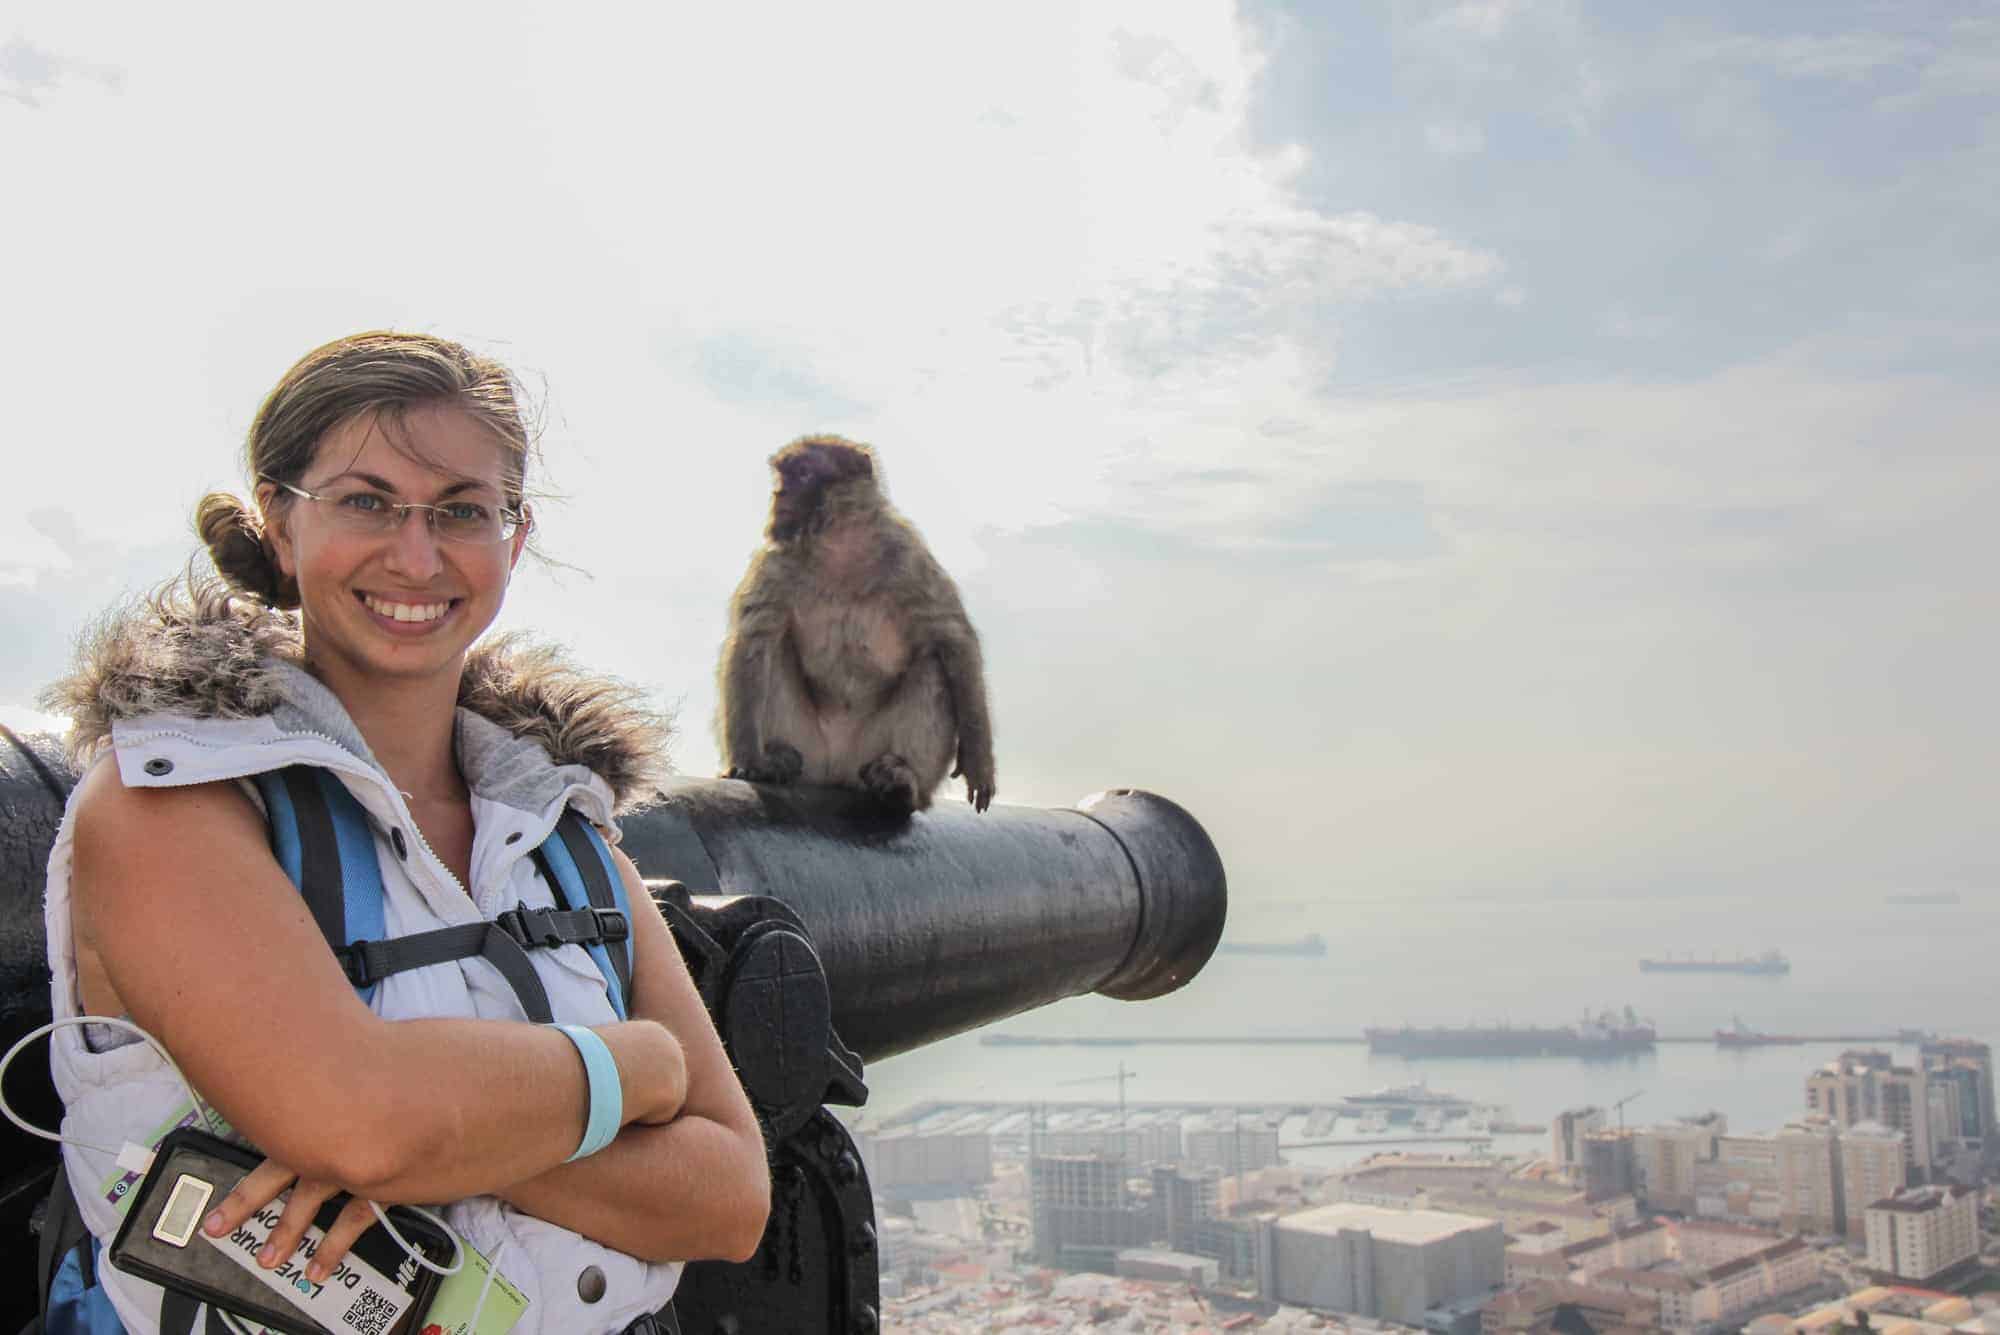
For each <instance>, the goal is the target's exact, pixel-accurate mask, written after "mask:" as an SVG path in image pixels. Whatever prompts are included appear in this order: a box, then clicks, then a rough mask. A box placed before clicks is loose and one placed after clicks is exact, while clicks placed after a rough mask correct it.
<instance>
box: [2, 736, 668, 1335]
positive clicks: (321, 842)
mask: <svg viewBox="0 0 2000 1335" xmlns="http://www.w3.org/2000/svg"><path fill="white" fill-rule="evenodd" d="M251 782H253V783H254V784H256V786H257V793H258V795H259V796H260V797H262V798H263V800H264V812H265V817H266V820H267V821H268V822H269V825H270V830H271V851H272V853H273V854H275V855H276V857H277V859H278V865H279V866H280V867H282V868H283V869H284V872H285V875H286V876H287V877H289V878H290V879H291V882H292V884H293V885H295V886H297V887H298V891H299V894H300V895H301V896H302V897H303V898H304V899H305V901H306V907H307V909H308V910H309V911H310V912H311V913H312V916H313V921H314V922H315V923H316V924H318V926H319V930H320V935H322V936H323V937H325V938H326V943H327V946H328V947H329V948H331V949H332V951H333V954H334V958H335V959H337V960H339V961H340V967H341V970H342V972H344V973H345V974H346V975H347V981H348V982H349V983H350V984H352V985H353V987H354V990H355V991H356V992H358V993H359V994H360V995H361V999H362V1000H363V1001H364V1002H366V1001H368V1000H370V999H371V998H372V997H373V996H374V994H375V985H376V984H377V983H378V982H380V981H381V980H382V979H384V978H387V977H388V976H389V975H391V974H396V973H402V972H404V971H405V970H408V969H421V968H424V967H426V966H428V965H432V964H443V963H447V962H449V961H452V960H461V959H469V958H471V957H472V956H474V955H478V956H482V957H483V958H485V959H486V960H487V961H488V962H490V963H491V964H492V965H493V966H494V967H495V968H497V969H498V970H499V971H500V974H501V976H502V977H503V978H505V979H506V980H507V982H508V985H509V986H511V987H512V988H513V989H514V995H515V996H516V997H517V998H519V1000H520V1002H521V1009H522V1010H523V1011H525V1012H526V1013H527V1016H528V1018H529V1019H530V1020H532V1021H534V1022H535V1023H537V1024H547V1023H549V1022H550V1021H551V1020H552V1019H553V1018H554V1017H553V1015H552V1014H551V1013H550V1010H549V997H548V991H547V989H546V988H544V987H543V986H542V981H541V979H540V978H539V977H538V976H537V975H536V973H535V968H534V965H533V964H532V963H530V962H529V959H528V952H529V951H530V950H547V949H554V948H555V947H557V946H564V945H580V946H582V947H584V949H585V950H587V951H588V952H589V953H590V957H591V959H592V960H593V961H595V962H596V964H597V969H598V972H599V973H601V974H603V975H604V990H605V993H606V995H607V996H608V997H609V999H610V1001H611V1009H612V1010H613V1012H615V1013H616V1014H617V1016H618V1018H619V1019H621V1020H623V1019H626V1018H628V1014H627V1005H628V1002H629V997H630V994H631V990H632V916H631V905H630V903H629V902H628V901H627V899H626V895H625V882H624V879H623V878H622V877H621V876H619V874H618V867H617V864H616V863H614V862H613V861H612V860H611V849H610V847H609V846H608V845H607V844H606V843H605V842H604V836H602V835H600V834H599V833H598V832H597V830H596V827H594V826H593V825H591V823H590V822H589V821H587V820H585V819H584V818H583V817H582V816H580V815H578V814H577V813H576V812H575V811H574V810H571V809H565V810H564V811H563V814H562V817H561V818H560V819H559V820H558V821H557V822H556V828H555V830H554V831H553V832H552V833H551V834H550V835H549V837H548V838H547V839H546V840H544V841H543V842H542V844H541V846H540V847H539V848H536V849H535V850H534V851H533V852H532V853H531V854H530V855H529V856H531V857H532V858H534V860H535V864H536V866H537V867H538V868H539V869H540V871H541V873H542V879H543V880H544V881H546V882H547V883H548V886H549V892H550V894H551V895H552V896H553V898H554V899H555V902H556V904H557V905H558V907H556V908H552V909H531V908H529V907H528V906H527V905H526V904H519V905H517V906H516V907H514V908H511V909H508V910H506V911H505V912H503V913H501V914H500V915H499V916H498V917H496V918H495V919H494V920H493V921H491V922H483V923H467V924H464V925H461V926H458V927H439V928H436V929H434V930H432V931H428V932H413V933H411V934H410V935H408V936H398V937H389V938H387V939H384V938H383V936H382V933H383V930H384V929H383V912H382V895H383V890H382V868H381V865H380V863H379V862H377V860H376V858H377V854H376V850H375V839H374V835H373V833H372V832H371V831H370V830H369V828H368V816H367V813H366V812H365V811H363V810H362V807H361V804H360V803H359V802H357V801H355V800H354V795H353V794H352V793H350V792H348V791H347V788H346V785H344V784H342V783H341V782H340V780H339V779H338V778H336V777H335V776H334V775H333V774H332V773H331V772H330V771H328V770H324V769H320V768H318V767H316V766H312V765H292V766H289V767H287V768H285V769H279V770H271V771H267V772H266V773H263V774H258V775H254V776H252V779H251ZM389 842H390V845H391V847H392V848H394V850H395V852H396V855H397V856H398V857H407V856H408V844H407V842H406V838H405V836H404V834H403V832H402V831H401V830H391V831H390V835H389ZM571 905H580V907H576V908H572V907H570V906H571ZM98 1253H99V1248H98V1246H97V1242H96V1239H95V1238H93V1237H92V1236H91V1234H90V1231H89V1230H88V1229H86V1228H85V1227H84V1224H83V1217H82V1216H81V1215H80V1214H78V1213H77V1209H76V1201H75V1199H74V1198H73V1197H72V1196H71V1195H70V1190H69V1179H68V1175H67V1173H66V1172H65V1171H64V1169H63V1168H62V1166H61V1164H60V1162H59V1163H58V1166H57V1168H56V1176H55V1181H54V1183H53V1185H51V1186H50V1188H49V1197H48V1205H47V1207H46V1209H45V1211H44V1214H43V1218H42V1230H41V1241H40V1244H39V1246H38V1248H37V1255H36V1269H35V1274H36V1277H37V1279H39V1280H40V1282H41V1315H40V1317H39V1318H38V1319H37V1321H36V1322H35V1323H34V1324H32V1325H30V1326H29V1327H28V1330H27V1331H26V1332H23V1335H31V1333H33V1332H40V1331H48V1332H51V1333H53V1332H55V1331H58V1330H60V1331H65V1332H74V1335H122V1332H123V1331H124V1327H123V1326H122V1325H120V1324H119V1321H118V1317H117V1314H116V1312H114V1311H113V1310H112V1307H111V1300H110V1299H109V1297H107V1296H106V1294H105V1292H104V1290H103V1288H101V1287H100V1286H99V1285H98V1283H97V1267H98V1263H99V1259H100V1258H99V1254H98ZM183 1309H184V1310H183ZM52 1312H53V1313H54V1314H55V1323H51V1321H50V1314H51V1313H52ZM194 1317H195V1304H194V1302H193V1300H191V1299H187V1300H183V1299H181V1298H180V1295H177V1294H173V1293H169V1294H168V1295H167V1302H166V1303H165V1304H164V1305H163V1306H162V1309H161V1312H160V1319H161V1330H162V1332H163V1335H183V1333H184V1332H190V1331H192V1329H193V1324H192V1323H193V1321H194ZM207 1329H208V1330H210V1331H219V1330H224V1329H226V1328H225V1327H223V1326H222V1325H221V1323H220V1322H219V1321H218V1320H217V1319H216V1318H215V1317H214V1315H213V1314H212V1313H211V1314H210V1317H209V1321H208V1323H207Z"/></svg>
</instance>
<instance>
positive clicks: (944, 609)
mask: <svg viewBox="0 0 2000 1335" xmlns="http://www.w3.org/2000/svg"><path fill="white" fill-rule="evenodd" d="M771 468H772V471H773V472H774V473H775V475H776V485H775V488H774V490H773V492H772V494H771V519H770V524H769V526H768V527H767V528H766V529H765V535H764V536H765V537H766V538H767V539H768V541H767V542H766V544H765V545H764V546H763V547H762V548H760V549H759V550H758V552H757V554H756V555H755V556H754V557H752V558H751V561H750V569H749V571H748V572H747V573H746V574H745V575H744V576H743V582H742V583H741V584H740V585H738V586H737V589H736V596H735V597H734V598H733V599H732V600H731V603H730V609H729V633H728V635H727V636H726V637H725V638H724V640H723V643H722V662H721V665H720V667H719V668H718V669H717V672H716V687H717V697H718V705H717V711H716V732H717V734H718V740H719V741H720V742H721V744H722V763H723V764H724V766H726V774H727V777H729V778H732V779H748V780H750V781H752V782H754V783H778V784H785V783H795V782H804V783H823V784H839V785H843V786H846V787H859V788H861V789H863V790H865V791H866V792H868V793H870V794H872V795H873V796H874V797H875V798H876V799H877V800H879V801H880V802H882V803H883V804H884V805H886V806H889V807H891V808H894V809H896V810H899V811H902V812H909V811H921V810H922V809H924V808H925V807H928V806H929V805H930V804H931V794H932V793H933V792H934V791H935V790H936V788H937V786H938V784H939V783H941V782H943V780H944V777H945V771H946V770H948V769H949V770H950V771H951V773H952V774H953V775H954V776H956V775H960V774H962V775H964V776H965V789H966V796H967V797H968V798H969V799H970V800H971V802H972V805H973V807H974V808H976V809H977V810H980V811H984V810H986V808H987V806H988V804H990V803H991V802H992V801H993V792H994V787H993V778H994V775H993V722H992V719H991V717H990V715H989V714H988V712H987V707H986V671H985V667H984V664H983V662H982V660H981V657H980V653H979V637H978V636H977V635H976V634H975V633H974V632H973V629H972V623H971V621H970V620H968V619H967V618H966V615H965V607H964V605H963V603H962V602H961V601H960V600H959V595H958V588H957V586H956V585H954V584H953V583H952V582H951V577H950V576H949V575H947V574H945V572H944V570H943V568H942V567H941V566H939V565H938V563H937V561H936V560H935V559H933V558H932V556H931V554H930V549H929V548H927V547H926V546H925V545H924V540H923V538H922V537H921V536H920V535H919V534H918V533H917V530H916V529H915V527H913V526H912V525H911V524H910V522H909V521H908V520H907V519H904V518H903V517H902V515H900V514H898V513H897V512H896V510H895V508H894V507H892V506H891V505H890V504H889V501H888V498H887V497H886V496H885V495H884V494H883V492H882V487H881V484H880V481H879V478H878V476H877V470H876V466H875V453H874V451H873V450H871V449H869V448H868V447H867V446H866V445H859V444H856V443H855V442H853V441H850V440H846V439H844V438H842V437H840V436H804V437H801V438H800V439H798V440H795V441H793V442H792V443H791V444H789V445H787V446H785V447H784V448H783V449H781V450H779V451H778V452H777V453H776V454H774V455H772V456H771ZM954 755H955V756H956V757H957V762H958V763H957V766H956V768H953V765H952V760H953V757H954Z"/></svg>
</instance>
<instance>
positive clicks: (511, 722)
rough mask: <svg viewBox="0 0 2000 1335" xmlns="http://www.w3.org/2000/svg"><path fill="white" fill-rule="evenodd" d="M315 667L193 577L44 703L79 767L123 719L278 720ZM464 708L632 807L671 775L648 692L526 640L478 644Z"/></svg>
mask: <svg viewBox="0 0 2000 1335" xmlns="http://www.w3.org/2000/svg"><path fill="white" fill-rule="evenodd" d="M303 663H304V654H303V645H302V643H301V640H300V634H299V623H298V619H297V617H296V616H294V615H292V614H290V613H287V612H278V611H274V610H272V609H271V608H268V607H265V606H264V605H262V604H260V603H257V602H255V601H253V600H250V599H248V598H244V597H242V596H241V595H238V594H235V593H232V592H231V591H230V590H229V589H228V588H227V587H226V586H225V585H223V584H222V583H221V582H220V581H219V580H216V579H213V578H202V577H199V576H195V575H189V576H187V577H185V578H183V579H180V580H176V581H174V582H172V583H170V584H167V585H165V586H163V587H162V588H160V589H159V590H157V591H156V592H154V593H153V594H152V595H151V596H150V597H147V598H144V599H141V600H138V601H135V602H133V603H130V604H127V605H125V606H123V607H120V608H117V609H115V610H114V611H112V612H110V613H108V614H106V615H105V616H104V617H103V618H101V619H100V620H99V621H98V622H97V623H96V624H95V625H93V626H92V627H91V628H90V629H89V630H87V631H86V632H85V633H84V634H83V636H82V637H81V638H80V640H79V642H78V645H77V654H76V662H75V665H74V667H73V669H72V671H71V673H70V674H69V675H68V676H67V677H64V678H63V679H61V680H60V681H57V682H56V683H54V684H53V685H51V686H50V687H49V688H48V689H47V690H46V691H44V692H43V693H42V697H41V704H42V707H43V708H45V709H47V710H49V711H51V712H53V713H57V714H63V715H67V716H68V718H69V719H70V733H69V737H68V739H67V744H68V749H69V756H70V761H71V763H72V764H73V765H75V766H76V767H77V768H79V769H81V768H82V766H83V765H84V763H86V762H87V761H88V760H89V759H90V758H91V757H92V756H94V755H95V754H96V752H97V750H98V748H99V747H101V746H102V745H103V744H104V743H105V741H106V740H107V739H108V738H109V737H110V735H111V728H112V725H113V724H114V723H118V722H120V721H122V720H126V719H135V718H144V717H147V716H149V715H154V714H181V715H186V716H188V717H192V718H205V719H207V718H214V719H241V718H259V717H262V716H263V715H266V714H270V713H272V712H273V711H274V710H276V709H277V708H278V706H279V705H280V704H281V703H283V702H284V701H285V700H286V698H287V690H288V682H289V681H291V680H294V679H296V677H297V673H298V670H299V669H300V668H302V667H303ZM458 703H459V705H460V706H461V707H462V708H464V709H467V710H470V711H471V712H473V713H475V714H477V715H479V716H480V717H482V718H484V719H487V720H488V721H490V722H492V723H494V724H495V725H497V726H498V727H500V728H501V729H502V730H504V731H505V732H507V733H508V734H510V735H512V736H514V737H517V738H520V739H522V740H524V741H530V742H533V743H535V744H537V745H538V746H540V747H541V748H542V749H543V750H544V751H546V752H547V753H548V756H549V759H550V760H551V761H553V762H554V763H555V764H557V765H581V766H583V767H584V768H586V769H588V770H590V771H591V772H592V773H594V774H596V775H597V776H598V777H600V778H602V779H603V780H604V781H605V783H606V784H608V785H609V786H610V788H611V792H612V795H613V798H614V800H615V802H616V804H617V808H618V810H619V811H620V812H625V811H630V810H633V809H635V808H638V807H643V806H645V805H647V804H648V803H650V802H651V801H653V800H654V798H655V797H656V796H657V794H658V791H659V788H660V786H661V784H662V783H664V782H665V781H666V779H667V778H668V777H669V775H671V773H672V764H671V762H670V760H669V759H668V753H667V747H668V743H669V741H670V739H671V737H672V734H673V730H672V724H671V721H670V720H669V719H668V717H667V716H666V715H664V714H662V713H661V712H659V711H658V710H656V709H654V708H652V707H651V706H649V705H648V704H647V702H646V699H645V696H644V693H643V692H642V691H640V690H639V688H637V687H636V686H633V685H631V684H629V683H626V682H622V681H618V680H616V679H614V678H608V677H596V676H591V675H589V674H587V673H585V672H583V671H582V670H581V669H579V668H577V667H576V666H575V665H574V664H572V663H570V662H569V661H568V660H567V659H566V658H565V657H564V656H563V654H562V651H561V650H559V649H557V648H555V647H554V646H552V645H548V644H544V643H538V642H535V641H533V640H531V639H529V638H527V637H525V636H523V635H520V634H511V635H503V636H498V637H496V638H494V639H492V640H490V641H487V642H484V643H482V644H479V645H476V646H475V647H474V648H473V650H472V652H471V653H470V654H468V655H467V656H466V660H465V675H464V677H463V679H462V680H461V681H460V683H459V689H458Z"/></svg>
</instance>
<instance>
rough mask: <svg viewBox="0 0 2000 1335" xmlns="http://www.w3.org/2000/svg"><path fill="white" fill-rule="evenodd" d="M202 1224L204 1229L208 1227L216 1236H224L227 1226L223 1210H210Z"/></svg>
mask: <svg viewBox="0 0 2000 1335" xmlns="http://www.w3.org/2000/svg"><path fill="white" fill-rule="evenodd" d="M201 1226H202V1227H203V1228H204V1229H207V1230H208V1232H209V1233H210V1234H211V1235H212V1236H215V1237H220V1236H222V1230H223V1228H224V1227H225V1225H224V1224H223V1222H222V1211H220V1210H210V1211H209V1212H208V1218H207V1219H205V1220H203V1221H202V1225H201Z"/></svg>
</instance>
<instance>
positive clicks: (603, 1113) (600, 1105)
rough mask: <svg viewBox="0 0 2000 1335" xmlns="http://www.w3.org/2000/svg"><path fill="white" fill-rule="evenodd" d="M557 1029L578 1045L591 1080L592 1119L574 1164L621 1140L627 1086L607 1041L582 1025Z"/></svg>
mask: <svg viewBox="0 0 2000 1335" xmlns="http://www.w3.org/2000/svg"><path fill="white" fill-rule="evenodd" d="M556 1028H558V1029H560V1030H562V1031H563V1033H565V1034H567V1035H568V1036H569V1041H570V1042H572V1043H574V1044H576V1051H577V1055H578V1056H580V1057H582V1058H583V1072H584V1075H585V1076H587V1077H588V1078H589V1080H590V1116H589V1118H588V1120H586V1121H585V1123H584V1127H583V1140H582V1142H581V1143H580V1144H578V1145H577V1147H576V1153H575V1154H572V1155H570V1156H569V1159H568V1162H570V1163H574V1162H576V1161H577V1160H578V1159H581V1158H584V1157H585V1156H587V1155H592V1154H595V1153H597V1152H598V1151H599V1150H601V1149H603V1148H604V1147H605V1146H606V1145H609V1144H610V1143H611V1142H612V1141H614V1140H616V1139H617V1138H618V1132H619V1129H620V1128H622V1127H623V1126H624V1125H625V1086H624V1085H622V1084H620V1083H619V1081H618V1063H617V1062H615V1061H613V1060H612V1059H611V1049H610V1048H608V1047H606V1046H604V1040H603V1039H601V1038H599V1037H598V1036H597V1035H596V1034H595V1033H593V1032H592V1031H591V1030H588V1029H585V1028H584V1027H583V1026H582V1025H580V1024H559V1025H557V1026H556Z"/></svg>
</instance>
